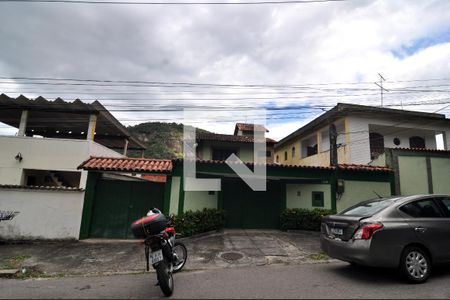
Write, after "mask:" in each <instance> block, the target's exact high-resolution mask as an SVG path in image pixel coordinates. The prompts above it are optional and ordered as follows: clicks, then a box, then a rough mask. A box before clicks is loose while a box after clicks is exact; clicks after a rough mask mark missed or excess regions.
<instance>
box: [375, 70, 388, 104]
mask: <svg viewBox="0 0 450 300" xmlns="http://www.w3.org/2000/svg"><path fill="white" fill-rule="evenodd" d="M378 76H380V83H378V82H374V83H375V84H376V85H377V86H379V87H380V96H381V107H383V92H384V91H386V92H389V91H388V90H387V89H385V88H384V87H383V81H386V79H384V77H383V76H382V75H381V74H380V73H378Z"/></svg>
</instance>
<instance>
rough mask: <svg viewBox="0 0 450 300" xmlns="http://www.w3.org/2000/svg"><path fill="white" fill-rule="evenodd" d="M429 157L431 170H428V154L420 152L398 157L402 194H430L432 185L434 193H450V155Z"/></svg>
mask: <svg viewBox="0 0 450 300" xmlns="http://www.w3.org/2000/svg"><path fill="white" fill-rule="evenodd" d="M428 159H429V160H430V170H428V166H427V158H426V156H420V155H419V154H418V155H417V156H399V157H398V168H399V170H398V173H399V178H400V180H399V181H400V194H401V195H413V194H428V193H430V185H431V186H432V192H433V193H434V194H449V193H450V157H429V158H428ZM428 172H430V173H431V174H430V175H431V176H429V174H428Z"/></svg>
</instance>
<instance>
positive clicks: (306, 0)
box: [0, 0, 351, 6]
mask: <svg viewBox="0 0 450 300" xmlns="http://www.w3.org/2000/svg"><path fill="white" fill-rule="evenodd" d="M345 1H351V0H281V1H241V2H223V1H222V2H210V1H208V2H201V1H199V2H197V1H195V2H158V1H152V2H148V1H142V2H141V1H97V0H0V3H1V2H3V3H6V2H12V3H64V4H108V5H171V6H175V5H183V6H188V5H189V6H190V5H233V6H234V5H286V4H312V3H327V2H345Z"/></svg>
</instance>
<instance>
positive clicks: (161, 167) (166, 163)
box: [78, 157, 393, 179]
mask: <svg viewBox="0 0 450 300" xmlns="http://www.w3.org/2000/svg"><path fill="white" fill-rule="evenodd" d="M182 162H183V159H182V158H178V159H174V160H163V159H149V158H115V157H91V158H90V159H88V160H86V161H85V162H83V163H82V164H81V165H80V166H79V167H78V169H83V170H87V171H119V172H138V173H171V172H172V169H173V165H174V164H175V163H182ZM196 162H197V163H199V164H213V165H225V164H226V162H225V161H223V160H201V159H197V160H196ZM245 165H246V166H249V167H251V166H253V165H254V163H245ZM265 165H266V167H268V168H285V169H303V170H305V169H306V170H329V171H331V170H335V169H336V168H335V167H333V166H300V165H283V164H275V163H267V164H265ZM338 168H339V169H341V170H346V171H359V172H393V170H392V169H390V168H387V167H379V166H369V165H354V164H340V165H339V166H338ZM143 179H145V177H144V178H143ZM148 179H154V178H148Z"/></svg>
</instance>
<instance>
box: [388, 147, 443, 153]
mask: <svg viewBox="0 0 450 300" xmlns="http://www.w3.org/2000/svg"><path fill="white" fill-rule="evenodd" d="M387 149H392V150H401V151H411V152H433V153H450V150H441V149H426V148H401V147H396V148H387Z"/></svg>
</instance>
